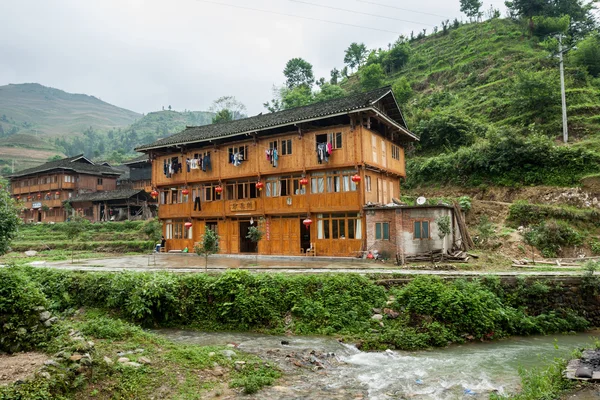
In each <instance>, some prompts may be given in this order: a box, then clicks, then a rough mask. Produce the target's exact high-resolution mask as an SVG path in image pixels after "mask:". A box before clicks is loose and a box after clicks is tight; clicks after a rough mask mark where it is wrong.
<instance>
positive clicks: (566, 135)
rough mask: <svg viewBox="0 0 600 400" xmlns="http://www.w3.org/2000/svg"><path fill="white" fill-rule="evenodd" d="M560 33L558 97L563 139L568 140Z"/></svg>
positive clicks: (560, 34) (559, 36)
mask: <svg viewBox="0 0 600 400" xmlns="http://www.w3.org/2000/svg"><path fill="white" fill-rule="evenodd" d="M562 37H563V35H562V33H559V34H558V59H559V60H560V97H561V100H562V125H563V141H564V142H565V143H567V142H568V141H569V127H568V126H567V98H566V95H565V67H564V63H563V47H562Z"/></svg>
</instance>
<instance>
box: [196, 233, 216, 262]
mask: <svg viewBox="0 0 600 400" xmlns="http://www.w3.org/2000/svg"><path fill="white" fill-rule="evenodd" d="M194 251H195V252H196V254H198V255H199V256H203V257H204V261H205V268H208V257H209V256H210V255H212V254H215V253H218V252H219V235H217V234H216V232H215V231H213V230H212V229H208V228H207V229H206V232H204V235H202V237H201V238H200V242H198V243H196V245H195V246H194Z"/></svg>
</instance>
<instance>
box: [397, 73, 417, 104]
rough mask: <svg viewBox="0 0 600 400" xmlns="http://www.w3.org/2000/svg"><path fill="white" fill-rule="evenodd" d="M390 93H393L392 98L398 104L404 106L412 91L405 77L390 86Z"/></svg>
mask: <svg viewBox="0 0 600 400" xmlns="http://www.w3.org/2000/svg"><path fill="white" fill-rule="evenodd" d="M392 91H393V92H394V97H395V98H396V101H398V104H400V105H402V104H406V103H407V102H408V100H409V99H410V98H411V96H412V94H413V91H412V88H411V86H410V83H408V80H407V79H406V78H405V77H402V78H400V79H398V80H396V82H394V84H393V85H392Z"/></svg>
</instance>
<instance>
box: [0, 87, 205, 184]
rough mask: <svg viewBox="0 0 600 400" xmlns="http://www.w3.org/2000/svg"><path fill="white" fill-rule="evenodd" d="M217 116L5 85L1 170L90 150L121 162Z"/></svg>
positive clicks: (0, 111)
mask: <svg viewBox="0 0 600 400" xmlns="http://www.w3.org/2000/svg"><path fill="white" fill-rule="evenodd" d="M212 116H213V113H210V112H204V111H183V112H178V111H172V110H163V111H156V112H150V113H148V114H146V115H143V114H138V113H136V112H134V111H130V110H127V109H124V108H121V107H117V106H114V105H112V104H109V103H106V102H104V101H102V100H100V99H98V98H97V97H94V96H90V95H86V94H74V93H68V92H65V91H63V90H60V89H55V88H51V87H46V86H43V85H41V84H39V83H23V84H8V85H5V86H0V175H6V174H8V173H9V172H10V171H12V167H13V165H14V168H15V171H17V170H21V169H24V168H29V167H32V166H35V165H38V164H40V163H43V162H45V161H46V160H47V158H48V157H52V156H53V155H60V156H64V155H73V154H79V153H85V154H86V156H88V157H96V158H103V159H111V160H112V162H119V160H120V159H124V158H127V157H129V156H132V155H133V148H134V147H136V146H139V145H142V144H145V143H150V142H152V141H154V140H156V139H157V138H160V137H165V136H169V135H172V134H173V133H177V132H179V131H181V130H183V129H184V128H185V126H186V125H205V124H209V123H211V122H212ZM111 156H112V158H111ZM13 161H14V162H13Z"/></svg>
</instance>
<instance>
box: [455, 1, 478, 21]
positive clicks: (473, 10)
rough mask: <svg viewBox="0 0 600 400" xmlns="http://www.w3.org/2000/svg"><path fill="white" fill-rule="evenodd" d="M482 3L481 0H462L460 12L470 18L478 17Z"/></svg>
mask: <svg viewBox="0 0 600 400" xmlns="http://www.w3.org/2000/svg"><path fill="white" fill-rule="evenodd" d="M482 4H483V3H482V2H481V1H479V0H460V12H462V13H464V14H465V15H466V16H467V17H469V18H477V16H478V15H479V11H480V10H481V5H482Z"/></svg>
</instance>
